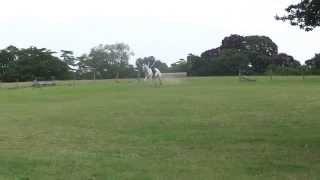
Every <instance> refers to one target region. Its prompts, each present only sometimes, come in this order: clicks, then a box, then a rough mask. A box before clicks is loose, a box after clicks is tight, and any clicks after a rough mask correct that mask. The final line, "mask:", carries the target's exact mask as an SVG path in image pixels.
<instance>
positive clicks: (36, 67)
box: [0, 46, 70, 81]
mask: <svg viewBox="0 0 320 180" xmlns="http://www.w3.org/2000/svg"><path fill="white" fill-rule="evenodd" d="M54 54H55V52H52V51H50V50H48V49H45V48H40V49H39V48H37V47H30V48H26V49H18V48H16V47H14V46H9V47H7V48H5V49H2V50H0V68H1V72H0V73H1V79H2V81H31V80H34V79H43V80H49V79H52V78H56V79H67V78H69V77H70V73H69V71H68V70H69V67H68V65H67V64H66V63H64V62H63V61H61V60H60V59H59V58H58V57H56V56H54Z"/></svg>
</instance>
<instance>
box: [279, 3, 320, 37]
mask: <svg viewBox="0 0 320 180" xmlns="http://www.w3.org/2000/svg"><path fill="white" fill-rule="evenodd" d="M285 11H286V14H285V15H283V16H278V15H277V16H276V19H277V20H282V21H289V22H290V24H291V25H293V26H299V27H300V28H301V29H304V30H305V31H311V30H313V29H314V28H316V27H318V26H320V1H319V0H300V2H299V3H296V4H291V5H289V6H288V7H287V8H286V9H285Z"/></svg>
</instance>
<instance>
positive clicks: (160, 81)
mask: <svg viewBox="0 0 320 180" xmlns="http://www.w3.org/2000/svg"><path fill="white" fill-rule="evenodd" d="M158 79H159V84H160V86H161V85H162V80H161V77H160V76H159V77H158Z"/></svg>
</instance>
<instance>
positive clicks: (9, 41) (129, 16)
mask: <svg viewBox="0 0 320 180" xmlns="http://www.w3.org/2000/svg"><path fill="white" fill-rule="evenodd" d="M297 1H299V0H267V1H266V0H264V1H262V0H28V1H23V0H10V1H2V2H1V11H0V35H1V39H0V48H5V47H7V46H8V45H15V46H17V47H19V48H26V47H29V46H31V45H34V46H37V47H39V48H40V47H45V48H48V49H51V50H54V51H59V50H61V49H65V50H72V51H74V52H75V53H76V55H81V54H83V53H88V52H89V50H90V48H92V47H94V46H96V45H98V44H101V43H102V44H111V43H116V42H124V43H127V44H129V45H130V47H131V48H132V50H133V51H134V52H135V56H134V57H133V59H131V60H130V62H131V63H134V61H135V59H136V58H138V57H144V56H155V57H156V58H157V59H160V60H162V61H164V62H166V63H168V64H171V63H173V62H175V61H177V60H179V59H181V58H185V57H186V55H187V54H188V53H193V54H198V55H199V54H201V53H202V52H203V51H205V50H207V49H211V48H215V47H218V46H220V44H221V41H222V39H223V38H224V37H225V36H229V35H230V34H239V35H266V36H269V37H270V38H271V39H272V40H273V41H274V42H275V43H276V44H277V45H278V46H279V51H280V52H286V53H288V54H290V55H293V56H294V57H295V58H296V59H298V60H299V61H301V62H304V60H306V59H309V58H311V57H312V56H314V54H315V53H320V48H319V42H320V31H319V30H318V29H317V30H315V31H313V32H304V31H302V30H300V29H298V28H297V27H292V26H289V25H288V24H285V23H282V22H278V21H275V20H274V16H275V15H276V14H277V13H278V14H282V13H283V9H284V8H285V7H286V6H288V5H289V4H290V3H294V2H297Z"/></svg>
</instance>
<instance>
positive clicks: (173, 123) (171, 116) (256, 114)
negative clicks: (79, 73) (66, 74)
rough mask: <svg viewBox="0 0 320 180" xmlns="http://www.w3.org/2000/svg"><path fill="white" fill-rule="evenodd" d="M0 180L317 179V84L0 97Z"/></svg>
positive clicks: (216, 83) (67, 89)
mask: <svg viewBox="0 0 320 180" xmlns="http://www.w3.org/2000/svg"><path fill="white" fill-rule="evenodd" d="M0 115H1V116H0V179H9V180H46V179H50V180H58V179H60V180H98V179H101V180H115V179H119V180H124V179H130V180H170V179H178V180H211V179H237V180H250V179H259V180H260V179H262V180H263V179H265V180H270V179H281V180H286V179H299V180H301V179H319V177H320V133H319V132H320V77H319V78H316V77H315V78H307V79H306V80H305V81H302V80H301V78H299V77H282V78H274V80H273V81H270V80H269V79H268V78H267V77H260V78H258V80H257V82H239V81H238V80H237V78H235V77H220V78H194V79H180V80H178V79H176V80H170V81H166V82H165V85H164V86H163V87H161V88H154V87H152V86H151V85H150V84H144V83H137V82H133V81H131V82H128V81H123V82H121V83H114V82H113V81H109V82H103V81H102V82H97V83H91V84H79V85H76V86H75V87H72V86H56V87H50V88H39V89H36V88H23V89H11V90H8V89H1V90H0Z"/></svg>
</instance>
